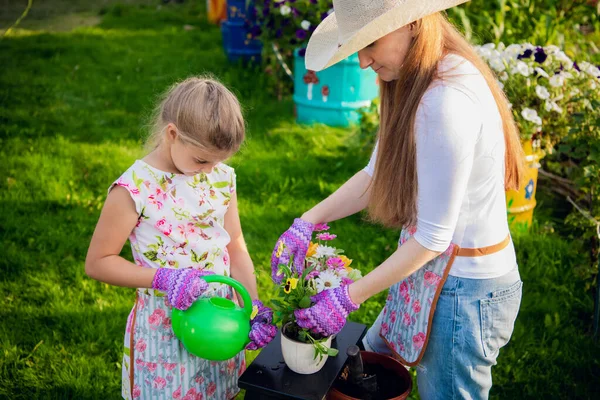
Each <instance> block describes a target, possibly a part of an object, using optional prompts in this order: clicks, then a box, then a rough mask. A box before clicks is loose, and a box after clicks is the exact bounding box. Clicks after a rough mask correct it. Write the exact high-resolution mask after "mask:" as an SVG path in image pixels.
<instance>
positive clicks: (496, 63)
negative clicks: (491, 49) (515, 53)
mask: <svg viewBox="0 0 600 400" xmlns="http://www.w3.org/2000/svg"><path fill="white" fill-rule="evenodd" d="M489 63H490V67H492V69H493V70H494V71H497V72H502V71H504V70H505V69H506V66H505V65H504V60H502V58H500V57H492V58H490V61H489Z"/></svg>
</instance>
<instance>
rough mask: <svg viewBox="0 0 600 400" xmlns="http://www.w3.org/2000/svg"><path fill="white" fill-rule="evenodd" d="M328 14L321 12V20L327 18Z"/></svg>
mask: <svg viewBox="0 0 600 400" xmlns="http://www.w3.org/2000/svg"><path fill="white" fill-rule="evenodd" d="M328 15H329V14H327V13H326V12H324V13H322V14H321V21H323V20H324V19H325V18H327V16H328Z"/></svg>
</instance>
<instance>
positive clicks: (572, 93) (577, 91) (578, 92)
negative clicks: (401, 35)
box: [569, 88, 581, 97]
mask: <svg viewBox="0 0 600 400" xmlns="http://www.w3.org/2000/svg"><path fill="white" fill-rule="evenodd" d="M580 93H581V91H580V90H579V89H578V88H573V89H571V92H570V93H569V96H571V97H572V96H577V95H579V94H580Z"/></svg>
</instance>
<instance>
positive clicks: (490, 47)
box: [481, 43, 496, 50]
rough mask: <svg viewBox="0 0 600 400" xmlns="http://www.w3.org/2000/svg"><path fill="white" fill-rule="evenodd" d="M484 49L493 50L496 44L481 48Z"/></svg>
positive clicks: (488, 44)
mask: <svg viewBox="0 0 600 400" xmlns="http://www.w3.org/2000/svg"><path fill="white" fill-rule="evenodd" d="M481 47H483V48H484V49H488V50H494V49H495V48H496V44H495V43H486V44H484V45H483V46H481Z"/></svg>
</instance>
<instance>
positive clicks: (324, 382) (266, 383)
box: [238, 321, 367, 400]
mask: <svg viewBox="0 0 600 400" xmlns="http://www.w3.org/2000/svg"><path fill="white" fill-rule="evenodd" d="M366 331H367V327H366V326H365V325H363V324H358V323H356V322H351V321H348V323H346V325H345V326H344V329H342V330H341V332H340V333H338V334H337V336H336V338H335V339H334V340H333V342H332V347H334V348H336V349H338V350H339V351H340V352H339V354H338V355H337V356H335V357H329V358H328V359H327V362H325V365H324V366H323V368H322V369H321V370H320V371H319V372H317V373H315V374H311V375H302V374H297V373H295V372H294V371H292V370H291V369H289V368H288V367H287V366H286V365H285V363H284V362H283V356H282V354H281V332H279V333H278V334H277V337H275V339H273V341H271V343H269V344H268V345H267V346H266V347H265V348H264V349H263V350H262V351H261V353H260V354H259V355H258V357H256V359H255V360H254V361H253V362H252V364H250V365H249V366H248V369H246V371H245V372H244V373H243V374H242V376H240V379H239V380H238V386H239V387H240V388H241V389H245V390H246V396H245V399H247V400H272V399H304V400H321V399H323V398H324V397H325V395H326V394H327V392H328V391H329V388H330V387H331V385H333V383H334V381H335V379H336V378H337V376H338V375H339V374H340V372H341V371H342V368H343V367H344V364H345V363H346V358H347V357H346V349H347V348H348V346H351V345H359V347H361V348H362V343H361V342H362V338H363V336H364V335H365V333H366Z"/></svg>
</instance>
